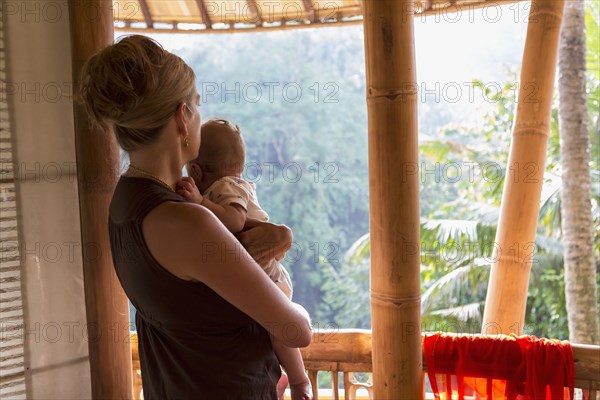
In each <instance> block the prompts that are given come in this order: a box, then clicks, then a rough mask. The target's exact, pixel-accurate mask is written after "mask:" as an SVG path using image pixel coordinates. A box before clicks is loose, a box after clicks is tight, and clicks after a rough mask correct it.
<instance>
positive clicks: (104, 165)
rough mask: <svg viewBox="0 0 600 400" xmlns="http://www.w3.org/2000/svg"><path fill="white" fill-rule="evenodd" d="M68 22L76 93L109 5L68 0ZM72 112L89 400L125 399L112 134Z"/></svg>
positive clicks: (126, 362) (105, 40) (104, 28)
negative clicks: (113, 242)
mask: <svg viewBox="0 0 600 400" xmlns="http://www.w3.org/2000/svg"><path fill="white" fill-rule="evenodd" d="M69 20H70V26H71V52H72V68H73V82H74V90H77V88H78V82H79V75H80V71H81V67H82V65H83V62H84V61H85V60H87V59H88V58H89V57H90V56H91V55H92V54H94V53H96V52H97V51H98V50H100V49H101V48H103V47H105V46H107V45H109V44H111V43H112V42H113V35H114V33H113V13H112V3H111V2H110V1H105V0H88V1H82V0H72V1H69ZM73 112H74V122H75V145H76V155H77V178H78V179H77V180H78V187H79V205H80V210H81V211H80V212H81V238H82V244H83V245H82V248H83V269H84V285H85V299H86V311H87V321H88V324H87V328H88V337H89V340H88V343H89V353H90V372H91V383H92V385H91V386H92V395H93V398H94V399H130V398H131V396H132V391H133V383H132V368H131V346H130V343H129V311H128V310H129V308H128V303H127V298H126V297H125V294H124V292H123V290H122V288H121V285H120V284H119V281H118V280H117V278H116V275H115V272H114V267H113V264H112V258H111V252H110V244H109V241H108V206H109V203H110V200H111V197H112V193H113V190H114V187H115V184H116V181H117V178H118V166H119V152H118V148H117V145H116V143H115V140H114V138H113V135H108V134H106V133H105V132H101V131H99V130H98V129H95V128H94V127H92V126H90V124H89V120H88V118H87V115H86V113H85V111H84V109H83V107H82V106H80V105H79V104H74V106H73Z"/></svg>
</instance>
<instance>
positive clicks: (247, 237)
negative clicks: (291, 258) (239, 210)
mask: <svg viewBox="0 0 600 400" xmlns="http://www.w3.org/2000/svg"><path fill="white" fill-rule="evenodd" d="M236 237H237V238H238V240H239V241H240V242H241V243H242V245H243V246H244V248H245V249H246V251H248V253H250V255H251V256H252V258H254V260H256V262H257V263H258V264H259V265H266V264H267V263H269V262H270V261H271V260H272V259H276V260H281V259H282V258H283V257H285V253H286V252H287V251H288V250H289V249H290V247H292V239H293V236H292V230H291V229H290V228H288V227H287V226H285V225H275V224H271V223H269V222H262V221H257V220H252V219H246V225H244V230H243V231H242V232H241V233H239V234H238V235H236Z"/></svg>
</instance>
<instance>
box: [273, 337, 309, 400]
mask: <svg viewBox="0 0 600 400" xmlns="http://www.w3.org/2000/svg"><path fill="white" fill-rule="evenodd" d="M273 350H274V351H275V354H276V355H277V358H278V359H279V363H280V364H281V366H282V367H283V369H284V370H285V372H286V373H287V376H288V380H289V383H290V390H291V393H292V400H309V399H312V390H311V385H310V381H309V380H308V376H307V375H306V372H305V370H304V363H303V362H302V355H301V354H300V349H297V348H294V347H287V346H286V345H284V344H283V343H281V342H280V341H278V340H273Z"/></svg>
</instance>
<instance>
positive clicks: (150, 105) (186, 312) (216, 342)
mask: <svg viewBox="0 0 600 400" xmlns="http://www.w3.org/2000/svg"><path fill="white" fill-rule="evenodd" d="M82 74H83V75H82V87H81V92H80V95H81V98H82V100H83V102H84V104H85V107H86V109H87V111H88V113H89V115H90V117H91V119H92V120H93V121H96V122H97V123H99V124H101V126H103V127H105V128H108V127H109V126H111V125H112V126H113V127H114V132H115V135H116V138H117V141H118V142H119V144H120V145H121V147H122V148H123V149H124V150H125V151H127V152H128V153H129V158H130V160H131V166H130V168H129V169H128V171H127V172H126V173H125V174H123V175H122V176H121V179H120V180H119V182H118V184H117V187H116V189H115V192H114V195H113V199H112V202H111V205H110V211H109V232H110V242H111V249H112V252H113V260H114V264H115V269H116V272H117V275H118V277H119V280H120V282H121V284H122V286H123V288H124V290H125V292H126V294H127V296H128V297H129V299H130V300H131V302H132V303H133V305H134V306H135V307H136V309H137V313H136V327H137V331H138V340H139V351H140V362H141V369H142V383H143V390H144V397H145V398H146V399H159V400H163V399H276V398H277V395H276V390H275V385H276V383H277V381H278V379H279V376H280V370H279V363H278V361H277V358H276V357H275V355H274V353H273V350H272V348H271V344H270V343H271V342H270V340H269V334H271V335H272V336H274V337H275V338H276V339H279V340H281V341H282V342H283V343H285V344H286V345H288V346H290V347H302V346H306V345H308V344H309V343H310V339H311V328H310V321H309V318H308V314H307V313H306V311H305V310H304V309H303V308H302V307H301V306H299V305H297V304H294V303H292V302H290V301H289V300H288V299H287V298H286V296H285V295H284V294H283V293H282V292H281V291H280V290H278V289H277V287H276V286H275V284H273V283H272V282H271V280H270V279H269V278H268V277H267V275H266V274H265V273H264V272H263V271H262V269H261V268H260V267H259V266H258V264H257V263H256V262H255V261H254V260H253V259H252V257H251V256H250V255H249V254H248V253H247V251H246V250H245V249H244V248H243V247H242V246H241V245H240V244H239V242H238V241H237V240H236V239H235V237H233V236H232V235H231V234H230V233H229V232H228V231H227V229H226V228H225V227H224V226H223V225H222V224H221V223H220V222H219V220H218V219H217V218H216V217H215V216H214V215H213V214H211V212H210V211H208V210H207V209H205V208H203V207H202V206H199V205H197V204H193V203H187V202H185V201H184V199H183V197H181V196H180V195H179V194H177V192H176V191H177V189H178V188H177V183H178V182H179V181H180V179H181V170H182V167H183V165H184V164H185V163H186V162H188V161H190V160H192V159H194V158H196V157H197V155H198V148H199V146H200V113H199V112H198V109H197V106H198V102H199V95H198V93H197V92H196V82H195V76H194V73H193V71H192V70H191V69H190V67H189V66H187V65H186V64H185V63H184V62H183V60H181V59H180V58H179V57H177V56H175V55H173V54H171V53H169V52H167V51H165V50H163V49H162V48H161V47H160V45H158V44H157V43H156V42H154V41H153V40H151V39H149V38H146V37H144V36H129V37H126V38H124V39H122V40H120V41H118V42H117V43H115V44H114V45H112V46H109V47H107V48H105V49H104V50H102V51H101V52H99V53H98V54H96V55H95V56H93V57H92V58H91V59H90V60H88V62H87V63H86V64H85V66H84V68H83V72H82ZM251 228H253V229H251V230H250V231H247V232H246V233H244V234H242V238H241V240H242V242H246V243H247V244H248V247H249V249H250V251H251V252H252V253H253V254H254V255H255V256H256V257H257V259H259V261H264V260H265V259H267V258H269V255H270V256H271V257H272V255H273V254H275V255H276V256H278V257H282V255H283V254H284V253H285V251H286V250H287V249H288V248H289V246H290V244H291V239H290V234H289V230H287V228H285V227H277V226H271V227H266V226H265V225H259V226H255V227H251ZM261 240H264V242H263V243H266V242H269V243H274V242H275V243H276V244H275V245H274V246H273V245H271V246H265V245H264V244H263V245H261V243H260V241H261ZM269 247H270V248H269ZM273 247H274V248H273Z"/></svg>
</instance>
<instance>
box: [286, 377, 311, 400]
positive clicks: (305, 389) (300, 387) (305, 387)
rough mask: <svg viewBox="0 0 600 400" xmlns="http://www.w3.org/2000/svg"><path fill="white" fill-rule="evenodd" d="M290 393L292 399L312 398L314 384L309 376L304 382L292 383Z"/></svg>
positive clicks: (307, 399) (308, 399)
mask: <svg viewBox="0 0 600 400" xmlns="http://www.w3.org/2000/svg"><path fill="white" fill-rule="evenodd" d="M290 394H291V395H292V400H312V398H313V395H312V386H311V385H310V381H309V380H308V378H306V381H304V382H300V383H296V384H293V385H291V384H290Z"/></svg>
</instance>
